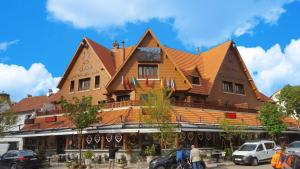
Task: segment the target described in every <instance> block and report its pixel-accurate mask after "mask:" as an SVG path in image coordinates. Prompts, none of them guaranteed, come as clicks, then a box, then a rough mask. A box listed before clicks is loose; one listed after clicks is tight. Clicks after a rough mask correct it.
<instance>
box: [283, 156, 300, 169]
mask: <svg viewBox="0 0 300 169" xmlns="http://www.w3.org/2000/svg"><path fill="white" fill-rule="evenodd" d="M283 168H284V169H300V153H292V154H288V155H287V156H286V158H285V161H284V164H283Z"/></svg>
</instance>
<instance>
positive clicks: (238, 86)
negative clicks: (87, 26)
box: [235, 83, 245, 94]
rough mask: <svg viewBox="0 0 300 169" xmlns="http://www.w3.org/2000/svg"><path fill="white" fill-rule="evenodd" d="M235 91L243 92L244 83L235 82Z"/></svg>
mask: <svg viewBox="0 0 300 169" xmlns="http://www.w3.org/2000/svg"><path fill="white" fill-rule="evenodd" d="M235 93H237V94H245V90H244V85H242V84H238V83H236V84H235Z"/></svg>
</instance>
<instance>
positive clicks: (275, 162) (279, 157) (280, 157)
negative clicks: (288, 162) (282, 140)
mask: <svg viewBox="0 0 300 169" xmlns="http://www.w3.org/2000/svg"><path fill="white" fill-rule="evenodd" d="M275 151H276V153H275V154H274V156H273V157H272V160H271V165H272V167H273V168H274V169H282V168H283V162H284V160H285V155H284V153H283V151H282V148H281V147H276V148H275Z"/></svg>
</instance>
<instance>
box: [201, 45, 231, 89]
mask: <svg viewBox="0 0 300 169" xmlns="http://www.w3.org/2000/svg"><path fill="white" fill-rule="evenodd" d="M231 45H232V41H227V42H225V43H223V44H221V45H218V46H216V47H214V48H212V49H210V50H208V51H205V52H203V53H201V54H200V57H199V58H200V59H199V60H198V65H199V68H200V70H201V72H203V73H202V77H203V78H204V79H207V80H208V83H209V84H210V85H209V89H208V90H209V91H208V93H210V91H211V89H212V86H213V84H214V82H215V79H216V77H217V74H218V72H219V70H220V68H221V65H222V63H223V61H224V58H225V56H226V54H227V51H228V49H229V48H230V46H231Z"/></svg>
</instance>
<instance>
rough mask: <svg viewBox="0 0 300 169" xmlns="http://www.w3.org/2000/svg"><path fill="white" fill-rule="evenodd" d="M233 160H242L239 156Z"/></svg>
mask: <svg viewBox="0 0 300 169" xmlns="http://www.w3.org/2000/svg"><path fill="white" fill-rule="evenodd" d="M234 160H235V161H242V159H241V158H235V159H234Z"/></svg>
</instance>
